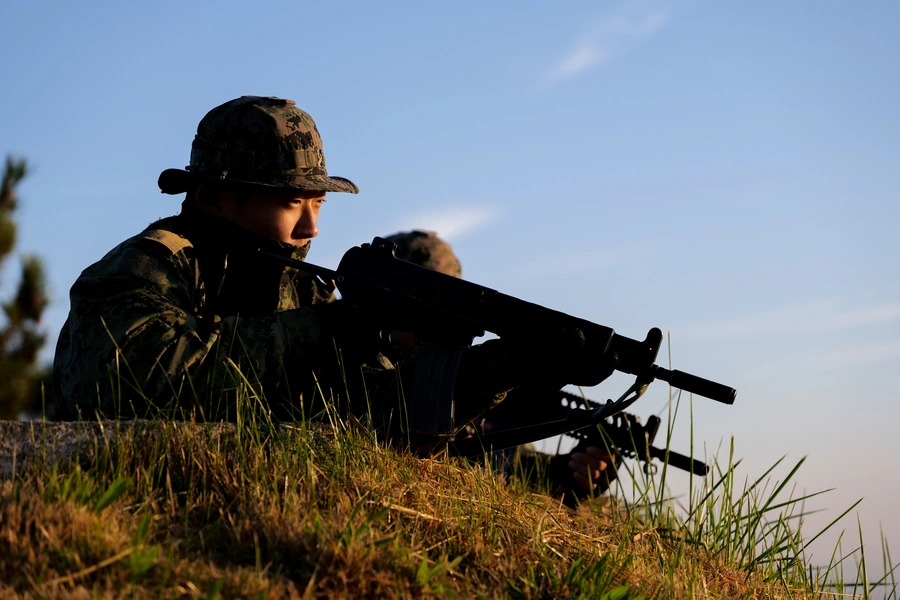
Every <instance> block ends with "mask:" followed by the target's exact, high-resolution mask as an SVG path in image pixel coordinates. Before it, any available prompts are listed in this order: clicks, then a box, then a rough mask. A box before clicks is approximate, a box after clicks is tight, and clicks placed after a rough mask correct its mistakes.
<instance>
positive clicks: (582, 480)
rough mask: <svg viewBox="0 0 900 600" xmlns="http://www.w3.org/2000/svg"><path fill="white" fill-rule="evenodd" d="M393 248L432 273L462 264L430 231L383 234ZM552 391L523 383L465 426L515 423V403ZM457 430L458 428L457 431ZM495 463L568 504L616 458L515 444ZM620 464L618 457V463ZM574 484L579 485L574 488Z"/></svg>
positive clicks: (594, 486)
mask: <svg viewBox="0 0 900 600" xmlns="http://www.w3.org/2000/svg"><path fill="white" fill-rule="evenodd" d="M385 239H387V240H390V241H391V242H393V243H394V245H395V246H396V247H395V249H394V255H395V256H396V257H397V258H399V259H401V260H405V261H408V262H411V263H414V264H417V265H421V266H423V267H427V268H429V269H433V270H435V271H439V272H441V273H444V274H445V275H452V276H453V277H460V278H461V277H462V265H461V264H460V262H459V258H457V256H456V254H454V252H453V248H452V247H451V246H450V244H448V243H447V242H446V241H444V240H442V239H441V238H440V237H438V235H437V234H436V233H435V232H433V231H420V230H413V231H404V232H398V233H394V234H391V235H389V236H386V237H385ZM552 392H553V390H552V389H541V388H539V387H538V388H535V387H527V386H526V387H523V388H519V389H516V390H513V391H512V392H511V394H510V400H511V402H512V404H514V405H513V406H511V405H510V403H507V402H504V403H502V404H500V405H498V406H496V407H495V408H493V409H491V410H489V411H487V412H486V413H485V414H484V418H482V419H480V420H479V422H478V423H472V424H470V425H469V427H478V428H481V429H482V431H487V430H490V431H494V430H496V429H497V428H506V427H520V426H523V425H526V423H523V422H520V421H518V419H521V417H522V416H523V415H522V409H521V405H525V406H533V405H534V404H535V402H538V401H542V400H543V399H544V398H545V397H546V398H551V397H552V396H553V394H552ZM461 433H462V432H461ZM492 462H494V463H495V467H500V468H510V467H511V468H513V469H515V470H517V471H519V472H521V473H523V474H524V475H525V476H526V477H541V476H544V477H546V480H547V482H548V483H549V484H550V487H551V489H552V491H554V492H556V493H557V494H559V495H562V496H563V498H564V499H565V501H566V503H567V504H569V505H572V504H574V503H575V501H576V500H577V499H579V498H583V497H585V496H586V495H588V494H590V493H592V492H593V493H602V492H603V491H605V490H606V489H607V488H609V485H610V482H611V481H612V480H613V479H615V478H616V468H615V465H616V464H617V458H616V457H615V456H614V455H612V454H610V453H609V452H608V451H607V450H606V449H605V448H599V447H597V446H585V447H580V446H579V447H576V448H575V450H574V451H572V452H571V453H569V454H568V455H548V454H544V453H541V452H537V451H536V450H535V449H534V447H533V446H532V445H531V444H526V445H524V446H520V447H519V448H515V449H514V451H513V452H503V451H500V452H495V453H494V456H493V457H492ZM619 462H621V461H619ZM579 488H580V489H579Z"/></svg>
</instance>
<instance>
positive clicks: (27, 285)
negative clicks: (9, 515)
mask: <svg viewBox="0 0 900 600" xmlns="http://www.w3.org/2000/svg"><path fill="white" fill-rule="evenodd" d="M27 174H28V165H27V163H26V162H25V160H24V159H14V158H12V157H10V156H8V157H7V158H6V166H5V168H4V170H3V181H2V184H0V268H2V266H3V263H4V262H5V261H6V259H7V258H8V256H9V254H10V253H11V252H12V250H13V248H14V247H15V245H16V223H15V221H13V219H12V213H13V211H15V209H16V206H17V204H18V198H17V197H16V188H17V186H18V185H19V183H20V182H21V181H22V179H24V178H25V176H26V175H27ZM46 287H47V286H46V280H45V277H44V266H43V263H42V262H41V260H40V259H39V258H38V257H36V256H31V255H29V256H24V257H22V277H21V280H20V281H19V287H18V290H17V291H16V294H15V296H13V297H12V298H11V299H10V300H9V301H7V302H4V303H2V304H0V306H2V308H3V312H4V313H5V315H6V323H5V325H4V327H3V328H0V418H3V419H11V418H15V417H16V416H18V415H19V414H21V413H22V411H28V412H39V411H40V410H41V380H42V379H43V378H44V377H45V376H46V375H47V369H42V368H41V367H39V366H38V364H37V357H38V353H39V352H40V350H41V348H42V347H43V346H44V343H45V342H46V341H47V338H46V336H45V335H44V334H43V333H41V331H40V329H39V326H40V321H41V315H42V314H43V312H44V308H45V307H46V306H47V302H48V299H47V290H46Z"/></svg>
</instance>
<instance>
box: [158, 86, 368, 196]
mask: <svg viewBox="0 0 900 600" xmlns="http://www.w3.org/2000/svg"><path fill="white" fill-rule="evenodd" d="M196 178H200V179H216V180H221V181H228V182H237V183H248V184H252V185H261V186H266V187H275V188H290V189H296V190H303V191H309V192H350V193H352V194H355V193H357V192H359V188H358V187H356V184H354V183H353V182H352V181H350V180H348V179H344V178H343V177H330V176H329V175H328V171H326V170H325V154H324V153H323V152H322V138H321V137H320V136H319V131H318V130H317V129H316V124H315V122H314V121H313V119H312V117H311V116H309V114H307V113H306V112H304V111H302V110H300V109H299V108H297V106H296V105H295V104H294V101H293V100H285V99H282V98H271V97H262V96H241V97H240V98H238V99H236V100H231V101H229V102H226V103H225V104H222V105H221V106H217V107H216V108H214V109H212V110H211V111H209V112H208V113H206V116H205V117H203V120H201V121H200V124H199V125H198V126H197V135H196V136H195V137H194V142H193V143H192V144H191V164H190V165H188V166H187V167H185V170H181V169H167V170H165V171H163V172H162V174H160V176H159V188H160V189H161V190H162V191H163V193H166V194H180V193H182V192H186V191H187V190H188V188H189V186H190V183H191V180H192V179H196Z"/></svg>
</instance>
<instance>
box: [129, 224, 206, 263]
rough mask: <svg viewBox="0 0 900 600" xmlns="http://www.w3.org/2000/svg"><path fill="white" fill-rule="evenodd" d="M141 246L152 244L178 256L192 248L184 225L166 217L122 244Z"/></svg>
mask: <svg viewBox="0 0 900 600" xmlns="http://www.w3.org/2000/svg"><path fill="white" fill-rule="evenodd" d="M129 242H130V243H132V244H142V245H144V244H145V242H154V243H156V244H159V245H160V246H162V247H163V248H165V249H166V250H167V251H168V252H170V253H171V254H179V253H181V252H183V251H184V250H185V249H187V248H191V247H193V245H192V244H191V241H190V240H189V239H188V237H187V235H186V234H185V231H184V225H183V223H182V222H181V219H180V218H179V217H177V216H175V217H167V218H165V219H160V220H159V221H156V222H154V223H151V224H150V225H148V226H147V228H146V229H144V230H143V231H142V232H140V233H139V234H137V235H136V236H134V237H132V238H130V239H128V240H126V241H125V242H124V243H126V244H127V243H129Z"/></svg>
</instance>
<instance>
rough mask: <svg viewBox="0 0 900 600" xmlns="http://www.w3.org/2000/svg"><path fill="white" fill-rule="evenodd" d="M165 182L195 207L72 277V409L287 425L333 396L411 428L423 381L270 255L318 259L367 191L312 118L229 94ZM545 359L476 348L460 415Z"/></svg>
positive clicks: (61, 406) (461, 380)
mask: <svg viewBox="0 0 900 600" xmlns="http://www.w3.org/2000/svg"><path fill="white" fill-rule="evenodd" d="M159 187H160V190H161V191H162V192H163V193H165V194H181V193H184V194H186V195H185V198H184V201H183V202H182V206H181V212H180V214H178V215H176V216H173V217H169V218H165V219H162V220H160V221H157V222H155V223H152V224H151V225H150V226H148V227H147V228H146V229H145V230H144V231H142V232H141V233H139V234H137V235H136V236H134V237H131V238H129V239H127V240H125V241H124V242H122V243H121V244H119V245H118V246H116V247H115V248H113V249H112V250H111V251H110V252H109V253H107V254H106V256H104V257H103V258H102V259H101V260H100V261H98V262H97V263H95V264H93V265H91V266H90V267H88V268H87V269H85V270H84V272H82V274H81V276H80V277H79V278H78V280H77V281H76V282H75V284H74V285H73V286H72V289H71V294H70V298H71V308H70V312H69V317H68V319H67V320H66V323H65V325H64V326H63V329H62V332H61V333H60V337H59V342H58V345H57V351H56V357H55V361H54V382H55V384H56V386H57V390H56V394H55V399H54V402H55V403H56V405H57V406H56V414H57V415H58V418H61V419H75V418H95V417H96V416H104V417H135V416H139V417H148V416H167V417H171V418H185V417H187V416H190V417H191V418H198V419H221V418H225V419H234V418H235V417H236V414H237V411H238V410H239V409H240V406H239V400H241V399H245V398H250V399H253V400H254V401H255V402H256V403H257V404H259V405H263V406H264V407H265V408H266V409H267V410H271V411H272V413H271V414H272V416H273V417H274V418H276V419H280V420H285V419H292V418H304V417H306V416H308V415H309V414H310V411H313V412H315V411H316V410H319V409H320V408H321V405H322V403H326V402H327V403H335V404H336V405H338V406H339V408H341V409H342V410H350V411H354V412H360V411H362V410H363V409H365V410H369V411H370V413H371V412H374V413H375V414H376V416H379V417H381V418H383V419H384V422H379V423H376V425H378V426H386V427H395V428H396V421H392V420H391V418H392V415H394V414H399V413H398V409H399V408H401V407H400V405H399V403H402V402H403V400H402V398H403V394H401V393H400V390H399V387H398V386H399V385H400V384H399V380H401V379H406V380H408V378H398V377H396V372H397V369H396V367H395V365H394V364H393V363H392V362H391V361H390V360H389V359H388V358H386V357H385V355H384V354H383V353H382V352H381V350H382V349H383V348H381V346H380V344H381V342H380V338H379V336H378V335H377V331H373V329H372V327H371V326H369V325H368V324H367V321H365V320H364V319H362V318H361V316H360V314H358V313H357V312H356V311H355V309H353V308H351V307H349V306H347V305H346V303H343V302H340V301H335V298H334V296H333V295H332V292H331V290H330V289H328V288H326V287H325V286H324V285H322V284H321V283H320V282H319V281H318V280H317V279H316V278H314V277H312V276H310V275H308V274H305V273H302V272H299V271H297V270H295V269H291V268H285V267H283V266H281V265H280V264H278V263H277V262H276V261H272V260H271V259H266V258H265V257H264V256H263V255H261V254H260V253H259V252H258V250H260V249H262V250H266V251H268V252H270V253H275V254H281V255H284V256H289V257H293V258H296V259H300V260H303V259H304V258H305V257H306V255H307V253H308V252H309V248H310V243H311V241H312V238H314V237H316V235H317V234H318V226H317V222H318V215H319V211H320V210H321V208H322V204H323V202H324V201H325V195H326V193H327V192H346V193H357V192H358V188H357V187H356V185H355V184H353V183H352V182H351V181H349V180H347V179H344V178H341V177H333V176H329V175H328V173H327V171H326V169H325V157H324V154H323V151H322V139H321V137H320V136H319V132H318V131H317V129H316V125H315V123H314V122H313V119H312V117H310V115H308V114H307V113H305V112H304V111H302V110H300V109H299V108H297V107H296V106H295V104H294V102H293V101H291V100H284V99H280V98H266V97H258V96H244V97H241V98H238V99H236V100H232V101H229V102H226V103H224V104H222V105H220V106H218V107H216V108H214V109H212V110H211V111H210V112H209V113H207V115H206V116H205V117H204V118H203V119H202V120H201V121H200V124H199V126H198V128H197V135H196V137H195V138H194V141H193V143H192V146H191V157H190V164H189V165H188V166H187V167H186V168H185V169H184V170H180V169H168V170H166V171H163V172H162V174H161V175H160V177H159ZM401 337H402V336H397V339H400V338H401ZM391 339H393V338H391ZM539 359H540V357H539V356H537V354H536V353H534V352H529V353H527V354H526V353H523V352H521V351H519V350H516V349H513V350H512V351H511V349H510V348H508V347H506V346H504V344H503V343H502V341H501V340H492V341H491V342H487V343H485V344H481V345H477V346H473V347H472V348H469V349H467V350H466V351H465V353H464V354H463V357H462V361H461V363H460V366H459V371H458V375H457V379H456V388H455V389H456V394H457V395H458V398H457V397H456V396H455V402H456V407H457V410H456V415H457V421H458V423H459V424H460V425H463V424H464V423H465V422H466V421H468V420H470V419H472V418H474V417H476V416H477V415H478V414H480V413H481V412H483V411H484V410H485V409H486V408H487V407H489V406H491V405H493V404H495V403H496V402H498V401H499V400H501V399H502V398H503V397H504V395H505V393H506V391H507V390H509V389H511V388H513V387H515V386H516V385H518V384H520V383H522V382H524V381H526V380H527V379H529V378H530V377H532V376H533V373H534V372H535V369H534V364H535V363H536V362H537V361H538V360H539ZM563 369H565V365H563ZM556 375H557V376H559V375H560V373H556ZM562 376H563V379H565V374H562ZM263 399H264V401H263ZM316 402H318V404H316ZM354 402H356V403H357V405H356V406H354ZM359 404H364V405H365V407H362V406H359ZM384 423H387V425H384ZM390 434H391V435H395V434H396V431H395V430H392V431H391V432H390Z"/></svg>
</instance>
